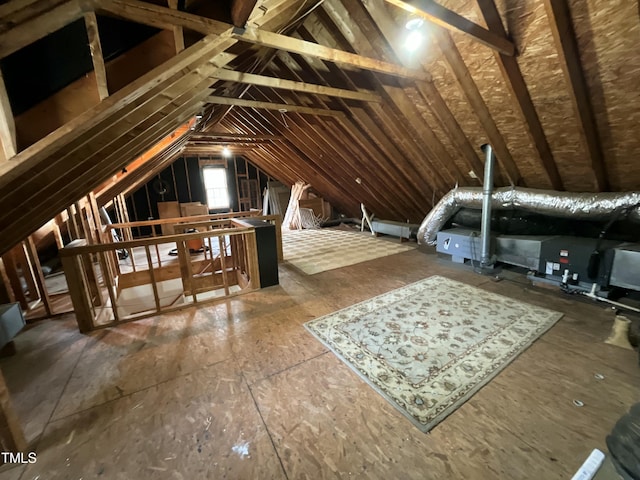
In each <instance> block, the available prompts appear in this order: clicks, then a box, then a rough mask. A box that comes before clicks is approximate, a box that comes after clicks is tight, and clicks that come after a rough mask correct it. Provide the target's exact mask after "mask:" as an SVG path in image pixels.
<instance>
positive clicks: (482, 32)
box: [384, 0, 516, 56]
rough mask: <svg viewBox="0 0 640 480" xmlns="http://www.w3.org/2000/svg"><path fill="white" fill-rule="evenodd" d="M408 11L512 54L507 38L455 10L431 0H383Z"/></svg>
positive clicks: (513, 48)
mask: <svg viewBox="0 0 640 480" xmlns="http://www.w3.org/2000/svg"><path fill="white" fill-rule="evenodd" d="M384 1H385V2H387V3H390V4H391V5H395V6H396V7H399V8H401V9H403V10H405V11H407V12H409V13H412V14H414V15H416V16H418V17H420V18H423V19H425V20H427V21H429V22H431V23H433V24H435V25H438V26H439V27H442V28H444V29H446V30H450V31H453V32H460V33H462V34H464V35H467V36H469V37H471V38H472V39H473V40H475V41H477V42H480V43H482V44H483V45H486V46H487V47H489V48H491V49H493V50H495V51H497V52H500V53H501V54H502V55H507V56H514V55H515V54H516V48H515V46H514V44H513V42H511V40H509V39H508V38H506V37H504V36H501V35H499V34H497V33H495V32H492V31H491V30H487V29H486V28H484V27H482V26H480V25H478V24H476V23H473V22H471V21H469V20H467V19H466V18H464V17H463V16H461V15H458V14H457V13H456V12H453V11H451V10H449V9H447V8H445V7H443V6H442V5H439V4H438V3H436V2H434V1H433V0H413V1H410V2H406V1H403V0H384Z"/></svg>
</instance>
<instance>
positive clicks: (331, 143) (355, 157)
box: [288, 114, 413, 215]
mask: <svg viewBox="0 0 640 480" xmlns="http://www.w3.org/2000/svg"><path fill="white" fill-rule="evenodd" d="M335 118H336V119H337V118H346V117H345V115H344V114H341V115H340V116H337V117H335ZM327 120H328V118H313V117H310V118H305V119H303V120H302V122H303V123H302V124H301V125H300V122H296V123H298V125H297V127H302V129H301V130H300V131H301V132H302V133H298V134H297V135H296V136H297V139H296V141H299V142H302V144H303V145H306V144H309V143H311V144H312V145H313V144H314V143H315V144H316V145H317V146H318V149H319V151H321V152H325V154H328V155H329V156H330V157H331V158H340V159H341V161H340V162H339V163H340V166H339V170H338V171H336V172H335V173H336V174H335V175H334V182H335V183H336V185H344V186H345V187H346V188H347V189H354V188H356V189H358V190H360V189H362V188H367V187H368V188H373V189H375V191H376V192H377V196H378V199H377V200H378V201H380V200H382V201H383V202H385V204H387V205H388V206H387V208H388V209H389V210H391V211H393V210H394V209H396V210H397V209H398V208H401V210H399V211H413V210H412V208H411V207H409V205H408V204H406V205H403V203H404V202H405V201H404V200H403V201H400V202H398V201H397V199H395V195H394V194H393V190H392V189H389V188H388V187H386V185H385V184H384V183H382V182H380V181H379V179H378V178H375V177H374V178H371V179H370V180H369V181H368V182H367V183H369V184H370V185H367V184H365V185H364V186H362V184H357V182H356V184H357V185H353V182H355V179H356V178H359V177H363V176H365V177H368V175H367V164H368V162H370V160H371V159H369V158H366V159H365V157H363V155H362V153H361V152H357V151H355V150H353V149H351V148H349V146H348V143H349V142H345V136H346V135H347V132H338V131H337V130H336V129H335V128H332V126H331V125H329V124H328V122H327ZM289 123H291V125H290V127H289V128H288V131H291V130H295V127H294V126H293V124H292V122H289ZM322 158H323V154H320V160H319V162H321V161H322ZM369 168H370V167H369ZM332 173H333V172H330V175H331V174H332ZM337 176H340V178H335V177H337ZM345 187H343V188H345ZM360 193H361V192H360ZM369 194H371V192H370V193H369ZM363 198H364V197H363ZM379 208H382V207H379ZM379 211H380V210H379ZM399 211H396V212H395V215H398V213H399Z"/></svg>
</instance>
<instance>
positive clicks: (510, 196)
mask: <svg viewBox="0 0 640 480" xmlns="http://www.w3.org/2000/svg"><path fill="white" fill-rule="evenodd" d="M638 205H640V192H627V193H613V192H606V193H571V192H556V191H552V190H536V189H533V188H520V187H503V188H496V189H495V190H494V192H493V194H492V195H491V208H493V209H496V210H510V209H514V208H519V209H522V210H526V211H528V212H534V213H539V214H542V215H549V216H553V217H565V218H569V217H571V218H583V219H590V220H607V219H608V218H609V215H610V214H611V213H612V212H614V211H616V210H618V209H621V208H629V207H634V208H632V209H631V210H630V211H629V214H628V216H627V219H629V220H633V221H636V222H640V208H639V207H638ZM481 206H482V188H481V187H464V188H455V189H453V190H451V191H450V192H449V193H447V194H446V195H445V196H444V197H442V199H441V200H440V201H439V202H438V204H437V205H436V206H435V207H433V209H432V210H431V211H430V212H429V214H428V215H427V216H426V217H425V218H424V220H423V221H422V224H421V225H420V228H419V229H418V243H420V244H427V245H435V244H436V235H437V234H438V232H439V231H440V230H441V229H442V227H443V226H444V224H445V223H447V220H449V218H451V217H452V216H453V215H454V214H455V213H456V212H457V211H458V210H459V209H460V208H463V207H465V208H476V209H479V208H481Z"/></svg>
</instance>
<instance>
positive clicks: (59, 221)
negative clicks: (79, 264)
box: [53, 214, 64, 250]
mask: <svg viewBox="0 0 640 480" xmlns="http://www.w3.org/2000/svg"><path fill="white" fill-rule="evenodd" d="M63 223H64V221H63V220H62V215H61V214H58V215H56V217H55V222H54V223H53V236H54V237H55V239H56V246H57V247H58V250H62V249H63V248H64V240H63V239H62V232H61V231H60V225H62V224H63Z"/></svg>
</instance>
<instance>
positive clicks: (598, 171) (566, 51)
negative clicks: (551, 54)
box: [544, 0, 609, 192]
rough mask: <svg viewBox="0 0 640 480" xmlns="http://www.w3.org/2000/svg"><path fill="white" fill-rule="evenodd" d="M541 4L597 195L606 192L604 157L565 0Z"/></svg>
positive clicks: (546, 1)
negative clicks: (544, 11) (549, 27)
mask: <svg viewBox="0 0 640 480" xmlns="http://www.w3.org/2000/svg"><path fill="white" fill-rule="evenodd" d="M544 5H545V10H546V12H547V16H548V17H549V23H550V25H551V33H552V35H553V38H554V41H555V44H556V48H557V50H558V57H559V59H560V65H561V67H562V71H563V72H564V75H565V78H566V80H567V85H568V89H569V94H570V97H571V102H572V103H573V107H574V110H575V112H576V117H577V119H578V127H579V131H580V136H581V137H582V138H581V140H582V143H583V144H584V145H585V146H586V149H587V152H588V155H589V161H590V167H591V170H592V172H593V176H594V188H595V189H596V191H600V192H601V191H607V190H608V189H609V181H608V179H607V171H606V168H605V162H604V154H603V150H602V145H601V141H600V135H599V133H598V127H597V123H596V119H595V115H594V113H593V107H592V105H591V100H590V96H589V89H588V87H587V82H586V80H585V77H584V72H583V70H582V65H581V62H580V52H579V50H578V44H577V41H576V35H575V32H574V29H573V23H572V20H571V12H570V11H569V6H568V5H567V2H566V0H545V1H544Z"/></svg>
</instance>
